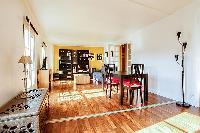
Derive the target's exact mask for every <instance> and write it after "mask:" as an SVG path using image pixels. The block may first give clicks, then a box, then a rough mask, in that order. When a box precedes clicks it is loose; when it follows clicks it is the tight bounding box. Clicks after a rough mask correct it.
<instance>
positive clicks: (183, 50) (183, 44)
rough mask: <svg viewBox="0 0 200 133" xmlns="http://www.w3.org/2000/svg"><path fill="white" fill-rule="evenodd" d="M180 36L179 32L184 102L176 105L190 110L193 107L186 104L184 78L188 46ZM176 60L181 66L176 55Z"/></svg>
mask: <svg viewBox="0 0 200 133" xmlns="http://www.w3.org/2000/svg"><path fill="white" fill-rule="evenodd" d="M180 35H181V32H178V33H177V36H178V41H179V43H180V44H181V46H182V61H181V67H182V98H183V99H182V102H176V105H177V106H180V107H186V108H189V107H190V106H191V105H190V104H188V103H186V102H185V92H184V77H185V69H184V54H185V49H186V46H187V42H183V43H182V42H181V41H180ZM175 59H176V62H177V63H178V64H179V65H180V63H179V62H178V55H175Z"/></svg>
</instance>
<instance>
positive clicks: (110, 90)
mask: <svg viewBox="0 0 200 133" xmlns="http://www.w3.org/2000/svg"><path fill="white" fill-rule="evenodd" d="M111 93H112V85H110V96H109V98H111Z"/></svg>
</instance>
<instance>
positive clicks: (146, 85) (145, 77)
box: [144, 74, 148, 102]
mask: <svg viewBox="0 0 200 133" xmlns="http://www.w3.org/2000/svg"><path fill="white" fill-rule="evenodd" d="M144 101H145V102H146V101H148V74H145V75H144Z"/></svg>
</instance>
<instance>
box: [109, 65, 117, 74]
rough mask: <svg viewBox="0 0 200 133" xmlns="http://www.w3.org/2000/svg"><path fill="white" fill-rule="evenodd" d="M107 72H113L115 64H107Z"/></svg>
mask: <svg viewBox="0 0 200 133" xmlns="http://www.w3.org/2000/svg"><path fill="white" fill-rule="evenodd" d="M107 66H108V68H109V71H111V72H115V70H116V68H115V64H107Z"/></svg>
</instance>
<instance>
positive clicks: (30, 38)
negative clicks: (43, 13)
mask: <svg viewBox="0 0 200 133" xmlns="http://www.w3.org/2000/svg"><path fill="white" fill-rule="evenodd" d="M24 44H25V50H24V55H26V56H30V57H31V60H32V64H30V65H27V68H26V69H27V70H28V77H27V87H28V88H31V87H32V86H35V85H36V83H37V82H36V59H35V33H34V31H32V29H31V26H30V23H27V22H25V23H24Z"/></svg>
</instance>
